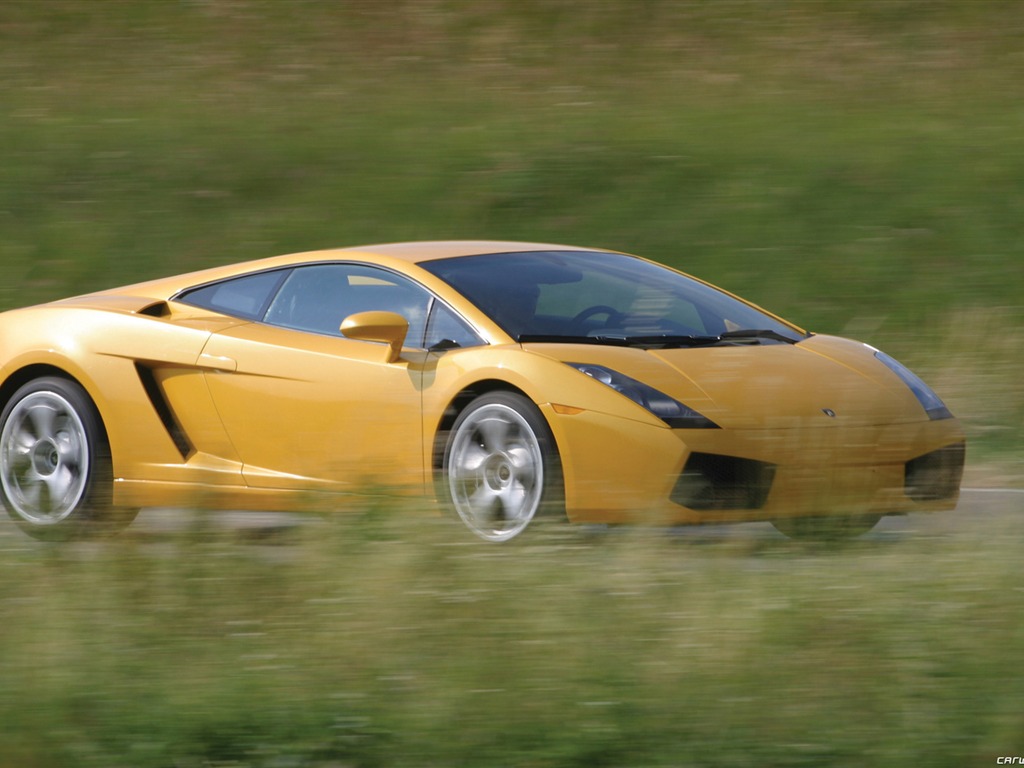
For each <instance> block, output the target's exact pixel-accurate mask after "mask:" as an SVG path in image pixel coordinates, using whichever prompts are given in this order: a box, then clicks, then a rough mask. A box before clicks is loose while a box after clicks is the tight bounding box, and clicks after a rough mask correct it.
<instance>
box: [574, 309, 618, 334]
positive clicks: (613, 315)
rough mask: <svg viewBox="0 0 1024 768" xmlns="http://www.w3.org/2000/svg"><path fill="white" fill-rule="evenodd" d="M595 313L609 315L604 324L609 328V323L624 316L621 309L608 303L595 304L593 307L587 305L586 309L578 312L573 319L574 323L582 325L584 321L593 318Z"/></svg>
mask: <svg viewBox="0 0 1024 768" xmlns="http://www.w3.org/2000/svg"><path fill="white" fill-rule="evenodd" d="M594 315H608V319H607V320H606V321H605V324H604V325H605V328H607V327H608V326H609V325H611V324H612V323H614V322H615V321H616V320H617V319H618V318H621V317H622V316H623V315H622V313H621V312H619V310H617V309H614V308H613V307H609V306H608V305H607V304H595V305H594V306H592V307H587V308H586V309H584V310H582V311H580V312H578V313H577V314H576V316H575V317H574V318H573V319H572V324H573V325H574V326H582V325H583V323H585V322H586V321H587V320H589V319H590V318H592V317H593V316H594Z"/></svg>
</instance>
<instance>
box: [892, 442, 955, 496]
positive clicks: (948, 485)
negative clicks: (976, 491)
mask: <svg viewBox="0 0 1024 768" xmlns="http://www.w3.org/2000/svg"><path fill="white" fill-rule="evenodd" d="M965 452H966V446H965V445H964V443H954V444H953V445H947V446H946V447H945V448H939V449H938V450H937V451H932V452H931V453H926V454H925V455H924V456H918V457H917V458H916V459H911V460H910V461H908V462H907V464H906V469H905V471H904V482H903V492H904V493H906V494H907V496H909V497H910V498H911V499H913V500H914V501H941V500H942V499H950V498H953V497H954V496H956V494H957V492H958V491H959V490H960V478H961V477H962V476H963V473H964V454H965Z"/></svg>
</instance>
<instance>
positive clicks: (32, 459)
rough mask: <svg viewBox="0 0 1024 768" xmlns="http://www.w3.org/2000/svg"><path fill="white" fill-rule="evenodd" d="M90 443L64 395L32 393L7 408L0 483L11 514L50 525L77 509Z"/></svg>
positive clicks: (84, 483)
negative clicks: (8, 410) (9, 408)
mask: <svg viewBox="0 0 1024 768" xmlns="http://www.w3.org/2000/svg"><path fill="white" fill-rule="evenodd" d="M89 464H90V457H89V440H88V437H87V435H86V431H85V425H84V424H83V423H82V419H81V417H80V416H79V415H78V412H77V411H76V410H75V408H74V406H72V405H71V403H70V402H68V400H66V399H65V398H64V397H63V396H62V395H60V394H58V393H56V392H33V393H31V394H29V395H26V396H25V397H24V398H23V399H21V400H20V401H18V402H17V403H16V404H15V405H14V407H13V408H12V409H11V412H10V414H9V415H8V417H7V420H6V422H5V423H4V427H3V432H2V433H0V483H2V484H3V491H4V495H5V496H6V498H7V501H8V503H9V504H10V505H11V507H12V508H13V510H14V512H15V513H16V514H17V515H18V516H19V517H21V518H23V519H24V520H26V521H27V522H29V523H32V524H34V525H54V524H56V523H59V522H61V521H62V520H64V519H66V518H67V517H68V516H69V515H71V514H72V513H73V512H74V511H75V509H76V508H77V507H78V504H79V502H81V500H82V497H83V496H84V495H85V490H86V486H87V485H88V480H89Z"/></svg>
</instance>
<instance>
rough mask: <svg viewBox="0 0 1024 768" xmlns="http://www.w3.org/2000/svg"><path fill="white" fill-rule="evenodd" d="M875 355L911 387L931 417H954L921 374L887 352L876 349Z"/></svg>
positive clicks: (936, 418) (935, 419)
mask: <svg viewBox="0 0 1024 768" xmlns="http://www.w3.org/2000/svg"><path fill="white" fill-rule="evenodd" d="M875 357H876V358H878V361H879V362H880V363H882V364H883V365H885V366H886V367H887V368H888V369H889V370H890V371H892V372H893V373H895V374H896V375H897V376H899V377H900V379H901V380H902V381H903V383H904V384H906V385H907V386H908V387H909V388H910V391H911V392H913V393H914V397H916V398H917V402H919V403H920V404H921V407H922V408H924V410H925V413H927V414H928V418H929V419H931V420H932V421H938V420H939V419H951V418H953V414H952V413H950V412H949V409H948V408H947V407H946V404H945V403H944V402H942V400H940V399H939V396H938V395H936V394H935V393H934V392H932V389H931V387H929V386H928V385H927V384H925V383H924V382H923V381H921V377H920V376H918V375H917V374H916V373H914V372H913V371H911V370H910V369H909V368H907V366H905V365H903V363H900V362H898V361H896V360H894V359H893V358H891V357H889V356H888V355H887V354H885V352H880V351H878V350H877V349H876V350H875Z"/></svg>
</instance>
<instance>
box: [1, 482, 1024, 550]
mask: <svg viewBox="0 0 1024 768" xmlns="http://www.w3.org/2000/svg"><path fill="white" fill-rule="evenodd" d="M319 519H320V518H318V517H314V516H309V515H296V514H287V513H275V512H242V511H231V512H201V511H195V510H188V509H171V508H155V509H144V510H143V511H142V512H141V513H139V517H138V519H136V521H135V522H134V523H133V524H132V526H131V528H130V529H129V531H130V532H131V535H132V536H140V537H150V536H153V537H158V538H159V537H160V536H167V535H172V534H176V533H180V532H182V531H185V530H188V529H189V528H190V527H195V526H197V525H199V526H202V527H204V528H207V529H209V530H214V531H216V530H222V531H225V532H229V531H234V532H238V533H241V534H251V535H252V536H253V537H255V538H264V537H266V536H273V535H274V533H275V532H276V531H285V530H288V529H289V528H293V527H295V526H299V525H308V524H311V523H314V522H315V521H317V520H319ZM1009 533H1016V534H1024V489H1015V488H964V489H962V491H961V494H960V503H959V504H958V505H957V507H956V509H955V510H951V511H949V512H939V513H932V514H920V515H914V514H911V515H902V516H894V517H886V518H884V519H883V520H882V521H881V522H880V523H879V524H878V525H877V526H876V527H875V529H874V530H872V531H871V532H870V533H868V534H866V535H865V536H864V537H863V540H865V541H871V540H891V539H894V538H903V537H908V536H920V535H923V536H930V537H931V536H962V535H969V536H981V537H987V536H991V535H1006V534H1009ZM671 534H672V535H674V536H682V537H688V538H695V539H702V540H710V541H714V540H720V539H733V538H746V539H768V538H781V537H782V534H780V533H778V532H777V531H776V530H775V529H774V528H773V527H772V525H771V524H770V523H742V524H736V525H708V526H685V527H679V528H674V529H672V531H671ZM9 537H12V538H15V539H17V538H21V539H26V540H27V537H25V536H24V534H22V533H21V532H20V531H18V529H17V528H16V527H15V526H14V524H13V523H11V522H10V521H9V520H7V519H6V518H4V519H3V520H0V538H4V539H9Z"/></svg>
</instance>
